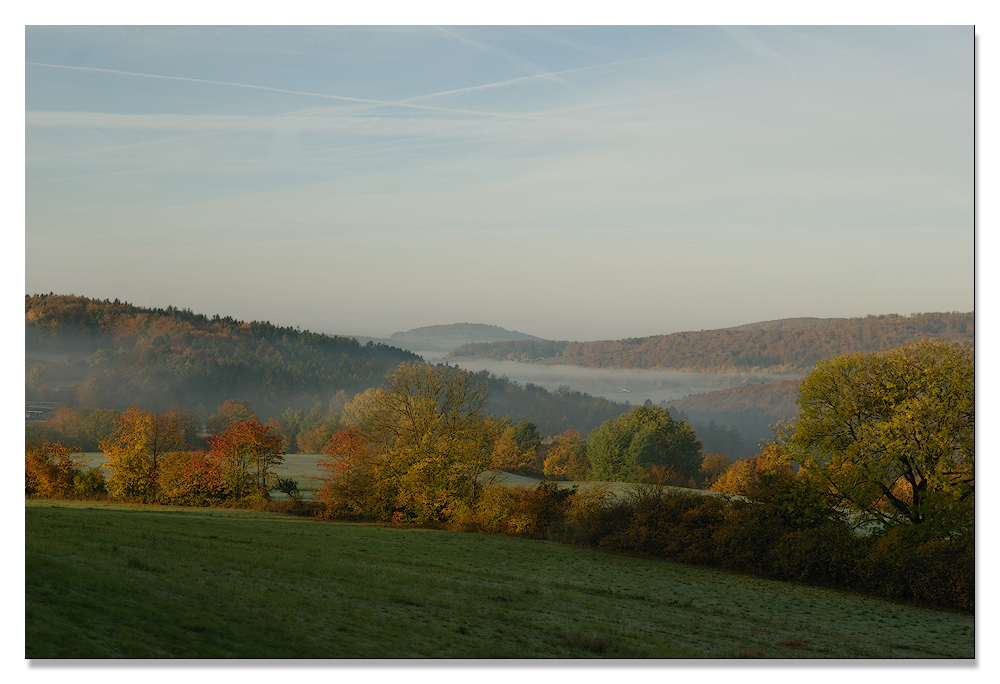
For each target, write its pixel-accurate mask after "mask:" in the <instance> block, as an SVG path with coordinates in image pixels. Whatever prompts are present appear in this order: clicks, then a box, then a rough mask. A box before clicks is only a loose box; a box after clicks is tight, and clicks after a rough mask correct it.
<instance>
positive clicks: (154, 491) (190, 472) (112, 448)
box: [24, 407, 298, 506]
mask: <svg viewBox="0 0 1000 684" xmlns="http://www.w3.org/2000/svg"><path fill="white" fill-rule="evenodd" d="M237 413H238V411H237ZM219 428H220V429H219V432H218V433H217V434H215V435H214V436H212V437H210V438H209V440H208V444H207V446H208V448H207V449H205V448H196V447H195V448H193V446H192V444H191V443H190V442H189V441H188V438H187V437H188V435H187V431H186V430H185V425H184V423H183V421H182V420H179V419H178V418H177V416H176V415H173V414H170V413H153V412H151V411H146V410H145V409H143V408H141V407H130V408H128V409H126V410H125V411H124V412H122V413H121V414H119V415H118V416H117V418H116V419H115V421H114V425H113V427H112V429H111V432H110V433H109V434H108V435H107V436H106V437H104V438H103V439H102V440H101V442H100V449H101V451H103V452H104V455H105V458H106V460H107V463H106V465H105V466H104V468H106V469H107V471H108V475H107V476H105V473H104V470H103V469H102V468H101V467H93V468H89V469H88V468H86V464H85V460H84V459H83V458H82V457H79V456H76V453H77V452H78V451H79V447H77V446H69V445H65V444H62V443H60V442H52V441H49V440H47V439H41V440H39V441H36V442H29V443H27V444H26V446H25V466H24V493H25V495H26V496H41V497H67V496H78V497H79V496H83V497H93V496H100V495H105V496H110V497H112V498H114V499H116V500H119V501H129V502H143V503H163V504H182V505H212V504H215V505H236V506H247V505H253V504H257V503H261V502H265V501H267V500H269V499H270V492H271V491H274V490H280V491H283V492H285V493H287V494H289V496H291V497H293V499H295V500H297V499H298V487H297V483H294V482H292V481H290V480H283V479H282V478H278V477H277V476H276V475H275V473H274V468H275V466H277V465H280V464H281V463H282V461H283V458H284V448H283V443H282V442H283V440H282V437H281V435H280V434H277V433H276V432H274V431H272V430H271V428H270V427H269V426H267V425H263V424H262V423H261V422H260V421H259V420H257V419H256V418H250V419H243V418H234V419H233V420H232V422H230V423H228V424H225V425H222V424H220V425H219Z"/></svg>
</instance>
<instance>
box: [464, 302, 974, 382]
mask: <svg viewBox="0 0 1000 684" xmlns="http://www.w3.org/2000/svg"><path fill="white" fill-rule="evenodd" d="M791 321H792V322H791V323H790V324H788V325H782V323H783V321H767V322H764V323H751V324H748V325H745V326H740V327H738V328H724V329H721V330H704V331H700V332H682V333H674V334H672V335H656V336H653V337H641V338H630V339H625V340H604V341H597V342H552V341H547V340H541V341H534V340H520V341H514V342H492V343H483V344H474V345H465V346H462V347H459V348H457V349H455V350H453V351H452V352H451V353H450V354H449V356H450V357H461V356H485V357H488V358H496V359H509V360H514V361H532V360H535V361H540V362H542V363H558V364H569V365H576V366H584V367H588V368H669V369H674V370H697V371H712V372H718V371H737V370H739V371H754V370H755V371H761V370H763V371H770V372H782V373H794V372H805V371H808V370H809V369H811V368H812V366H813V365H815V363H816V362H817V361H821V360H823V359H828V358H831V357H834V356H839V355H840V354H847V353H853V352H868V351H878V350H882V349H892V348H894V347H898V346H900V345H903V344H907V343H909V342H914V341H916V340H919V339H925V338H933V339H938V340H944V341H949V342H963V343H965V344H969V345H973V344H974V343H975V314H974V313H954V312H953V313H927V314H914V315H912V316H899V315H896V314H889V315H885V316H866V317H864V318H847V319H827V320H824V319H813V320H810V319H791ZM803 321H805V322H803Z"/></svg>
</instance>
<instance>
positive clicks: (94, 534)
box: [25, 500, 974, 658]
mask: <svg viewBox="0 0 1000 684" xmlns="http://www.w3.org/2000/svg"><path fill="white" fill-rule="evenodd" d="M25 539H26V551H25V575H26V582H25V640H26V647H25V656H26V657H27V658H585V657H610V658H741V657H757V658H972V657H974V617H973V616H971V615H966V614H958V613H950V612H944V611H935V610H928V609H922V608H917V607H912V606H908V605H899V604H893V603H887V602H883V601H879V600H875V599H870V598H864V597H859V596H855V595H851V594H844V593H838V592H834V591H829V590H823V589H816V588H810V587H803V586H797V585H792V584H784V583H780V582H773V581H767V580H759V579H754V578H750V577H745V576H741V575H735V574H730V573H725V572H719V571H714V570H709V569H704V568H695V567H689V566H684V565H679V564H674V563H669V562H664V561H655V560H648V559H642V558H633V557H627V556H620V555H613V554H608V553H604V552H601V551H598V550H594V549H585V548H577V547H573V546H569V545H565V544H559V543H555V542H548V541H538V540H532V539H521V538H516V537H500V536H489V535H481V534H465V533H456V532H444V531H434V530H425V529H411V528H400V527H382V526H374V525H359V524H346V523H333V522H324V521H319V520H315V519H309V518H301V517H294V516H289V515H281V514H274V513H260V512H255V511H246V510H229V509H205V508H178V507H166V506H142V505H123V504H110V503H103V502H100V503H98V502H82V501H47V500H29V501H27V502H26V503H25Z"/></svg>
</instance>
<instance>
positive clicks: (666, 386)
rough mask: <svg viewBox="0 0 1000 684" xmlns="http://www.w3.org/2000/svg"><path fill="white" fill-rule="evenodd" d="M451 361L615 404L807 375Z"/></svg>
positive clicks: (434, 358)
mask: <svg viewBox="0 0 1000 684" xmlns="http://www.w3.org/2000/svg"><path fill="white" fill-rule="evenodd" d="M418 353H420V352H418ZM422 355H423V357H424V358H425V359H426V360H427V361H428V362H430V363H443V362H444V357H443V356H439V355H437V354H435V353H433V352H425V353H423V354H422ZM449 363H451V364H452V365H455V366H458V367H459V368H464V369H465V370H469V371H473V372H478V371H481V370H488V371H489V372H491V373H493V374H494V375H497V376H501V377H502V376H506V377H507V378H508V379H510V380H513V381H514V382H517V383H518V384H521V385H526V384H528V383H531V384H533V385H538V386H539V387H544V388H545V389H547V390H549V391H550V392H552V391H556V390H558V389H559V388H560V387H569V389H570V390H573V391H577V392H585V393H586V394H590V395H593V396H595V397H602V398H604V399H609V400H611V401H618V402H626V401H627V402H629V403H631V404H642V403H643V402H645V401H646V400H647V399H649V400H650V401H652V402H653V403H654V404H658V403H659V402H661V401H673V400H675V399H682V398H683V397H686V396H688V395H691V394H704V393H705V392H713V391H715V390H720V389H728V388H731V387H741V386H743V385H752V384H756V383H761V382H774V381H776V380H785V379H789V378H799V377H802V375H801V374H783V373H782V374H779V373H738V372H729V373H699V372H694V371H691V372H688V371H673V370H647V369H616V368H580V367H577V366H562V365H559V366H548V365H536V364H531V363H520V362H518V361H500V360H496V359H481V358H459V359H450V360H449ZM626 390H627V391H626Z"/></svg>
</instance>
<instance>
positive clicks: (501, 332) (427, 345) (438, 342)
mask: <svg viewBox="0 0 1000 684" xmlns="http://www.w3.org/2000/svg"><path fill="white" fill-rule="evenodd" d="M541 339H542V338H540V337H535V336H534V335H528V334H526V333H522V332H518V331H516V330H507V329H506V328H501V327H500V326H498V325H487V324H485V323H450V324H447V325H428V326H424V327H421V328H413V329H412V330H407V331H406V332H397V333H393V334H392V335H390V336H389V337H385V338H377V337H358V340H359V341H360V340H364V341H367V340H372V341H373V342H376V343H378V342H382V343H385V344H389V345H391V346H393V347H399V348H400V349H407V350H409V351H437V352H448V351H451V350H452V349H455V348H456V347H460V346H462V345H465V344H473V343H484V342H486V343H488V342H510V341H514V340H537V341H541Z"/></svg>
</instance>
